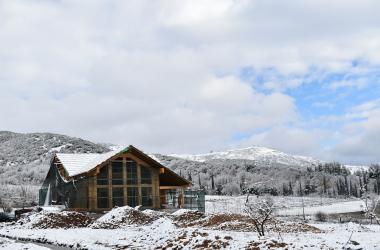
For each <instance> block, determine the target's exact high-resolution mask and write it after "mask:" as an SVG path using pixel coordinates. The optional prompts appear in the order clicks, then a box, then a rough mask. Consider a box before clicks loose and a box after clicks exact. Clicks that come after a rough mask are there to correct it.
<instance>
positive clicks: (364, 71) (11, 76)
mask: <svg viewBox="0 0 380 250" xmlns="http://www.w3.org/2000/svg"><path fill="white" fill-rule="evenodd" d="M379 10H380V1H377V0H373V1H370V0H361V1H350V0H342V1H329V0H326V1H325V0H318V1H304V0H299V1H296V0H295V1H271V0H265V1H264V0H262V1H248V0H247V1H246V0H241V1H239V0H208V1H204V0H200V1H196V0H181V1H169V0H167V1H166V0H163V1H142V0H136V1H125V0H120V1H116V0H115V1H106V0H104V1H100V0H81V1H76V0H55V1H53V0H52V1H48V0H38V1H37V0H35V1H31V0H25V1H22V0H20V1H6V0H0V130H10V131H15V132H45V131H49V132H56V133H63V134H68V135H71V136H77V137H82V138H85V139H90V140H93V141H96V142H110V143H115V144H123V145H127V144H134V145H136V146H138V147H140V148H142V149H143V150H145V151H148V152H161V153H201V152H208V151H210V150H214V151H215V150H224V149H229V148H234V147H246V146H251V145H261V146H266V147H271V148H275V149H278V150H282V151H284V152H287V153H295V154H301V155H309V156H314V157H316V158H320V159H323V160H339V161H342V162H344V163H350V164H358V163H370V162H379V161H380V15H379Z"/></svg>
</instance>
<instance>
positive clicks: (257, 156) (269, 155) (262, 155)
mask: <svg viewBox="0 0 380 250" xmlns="http://www.w3.org/2000/svg"><path fill="white" fill-rule="evenodd" d="M170 156H172V157H177V158H182V159H186V160H191V161H198V162H207V161H210V160H217V159H218V160H227V159H228V160H235V159H243V160H253V161H255V162H256V163H258V164H259V165H265V166H269V165H273V164H276V165H285V166H297V167H308V166H314V165H318V164H319V163H321V161H319V160H316V159H314V158H312V157H306V156H298V155H290V154H286V153H284V152H280V151H277V150H274V149H269V148H265V147H257V146H255V147H248V148H242V149H232V150H227V151H222V152H212V153H207V154H198V155H189V154H172V155H170Z"/></svg>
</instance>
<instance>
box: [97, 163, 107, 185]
mask: <svg viewBox="0 0 380 250" xmlns="http://www.w3.org/2000/svg"><path fill="white" fill-rule="evenodd" d="M97 184H98V185H108V166H105V167H102V168H101V169H100V173H99V174H98V177H97Z"/></svg>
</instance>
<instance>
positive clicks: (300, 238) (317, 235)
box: [0, 196, 380, 250]
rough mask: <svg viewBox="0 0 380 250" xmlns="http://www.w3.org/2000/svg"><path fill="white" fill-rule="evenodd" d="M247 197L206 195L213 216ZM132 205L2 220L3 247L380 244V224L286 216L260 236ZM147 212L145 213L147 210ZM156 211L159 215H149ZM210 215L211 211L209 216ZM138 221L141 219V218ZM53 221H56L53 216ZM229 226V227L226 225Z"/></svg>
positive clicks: (346, 203) (327, 202)
mask: <svg viewBox="0 0 380 250" xmlns="http://www.w3.org/2000/svg"><path fill="white" fill-rule="evenodd" d="M245 198H246V197H243V196H239V197H218V196H207V198H206V212H207V214H209V215H208V216H212V215H211V214H214V213H217V212H218V213H220V212H224V213H225V212H234V213H236V212H241V211H242V209H243V207H242V206H243V204H244V201H245ZM252 199H255V197H252ZM274 201H275V204H276V207H277V208H278V211H277V213H278V214H281V215H282V216H281V217H279V218H280V219H281V218H284V216H285V215H288V214H291V215H294V214H297V213H298V212H297V211H298V209H299V206H300V205H301V204H302V199H301V198H298V197H275V198H274ZM303 202H304V204H305V206H306V208H305V211H308V213H309V214H313V213H314V211H319V209H323V210H324V211H327V213H330V212H332V213H338V212H347V211H354V212H356V211H358V209H359V210H360V209H361V207H360V200H352V199H344V200H334V199H323V200H322V205H321V200H320V198H310V197H309V198H305V199H304V201H303ZM229 209H232V211H229ZM132 210H133V209H130V208H127V209H125V208H118V209H114V210H113V212H111V214H108V215H106V216H104V217H103V219H98V220H97V222H98V223H92V224H90V225H89V226H87V227H81V228H38V227H34V228H33V221H30V222H25V223H23V224H14V225H1V224H0V249H46V248H44V247H42V246H41V247H40V246H37V245H34V244H32V243H25V244H24V243H20V242H14V241H12V240H9V239H4V238H2V237H10V238H13V239H20V240H31V241H34V242H45V243H50V244H55V245H61V246H66V247H70V248H74V249H94V250H96V249H127V248H128V249H130V248H131V249H155V248H156V247H161V248H166V249H205V248H207V247H209V248H212V247H215V248H216V249H219V248H221V249H255V248H254V247H259V249H342V248H343V247H346V249H369V250H375V249H380V238H379V235H380V226H379V225H359V224H355V223H343V224H339V223H317V222H311V223H310V224H306V225H305V224H300V223H298V222H297V223H295V224H294V225H299V226H300V227H299V228H300V230H298V231H297V230H296V231H292V230H283V229H284V228H286V227H287V226H288V225H290V224H291V223H293V222H289V221H287V222H284V223H283V224H281V226H280V227H281V229H282V231H281V229H279V230H278V231H276V230H272V231H269V232H268V233H267V235H266V236H265V237H261V238H260V237H259V236H258V234H257V233H256V232H253V231H250V230H244V229H243V230H241V229H231V228H233V227H231V225H232V226H233V225H235V224H236V223H238V221H236V223H235V222H234V221H232V222H231V221H230V222H225V223H223V221H222V222H221V224H219V226H218V227H217V228H216V227H207V226H202V225H200V224H196V223H195V224H191V223H190V224H188V225H186V226H183V225H180V224H178V223H182V222H183V221H186V220H187V222H192V220H191V219H190V220H189V219H188V217H187V213H188V212H187V211H184V210H180V211H177V212H175V213H174V214H173V215H164V216H163V214H162V213H157V212H154V211H146V212H143V213H141V212H138V213H137V212H136V210H133V211H132ZM125 211H127V212H128V214H130V215H131V216H129V217H128V216H127V217H125V218H126V219H123V220H120V218H121V217H120V216H122V215H123V214H124V213H125ZM134 213H137V215H138V216H137V217H136V218H138V220H136V218H135V217H134V216H135V214H134ZM139 213H140V215H139ZM142 214H144V215H143V216H142ZM132 215H133V216H132ZM65 216H66V214H65ZM144 216H146V217H144ZM149 216H150V217H149ZM155 216H156V217H155ZM181 216H183V218H182V217H181ZM40 217H41V215H39V216H32V217H31V218H34V219H35V220H37V219H38V218H40ZM42 217H43V216H42ZM153 217H155V218H154V219H152V220H150V219H149V218H153ZM179 218H180V219H179ZM202 218H203V217H202ZM202 218H201V219H199V221H200V222H202V221H205V219H202ZM206 218H208V217H207V216H206ZM222 218H223V217H222ZM137 221H139V222H138V223H136V222H137ZM145 222H146V223H145ZM49 223H50V224H49V225H51V220H50V221H49ZM123 223H124V224H123ZM139 223H140V224H139ZM289 223H290V224H289ZM114 225H122V226H120V227H116V228H115V227H112V226H114ZM236 225H238V224H236ZM292 225H293V224H292ZM303 225H304V226H303ZM225 226H227V228H228V229H223V228H224V227H225ZM228 226H230V227H228ZM111 228H114V229H111ZM304 228H306V229H304ZM308 228H310V230H309V229H308ZM279 231H281V233H279ZM282 242H283V244H282ZM45 246H46V245H45ZM247 246H251V248H247ZM175 247H178V248H175ZM161 248H160V249H161Z"/></svg>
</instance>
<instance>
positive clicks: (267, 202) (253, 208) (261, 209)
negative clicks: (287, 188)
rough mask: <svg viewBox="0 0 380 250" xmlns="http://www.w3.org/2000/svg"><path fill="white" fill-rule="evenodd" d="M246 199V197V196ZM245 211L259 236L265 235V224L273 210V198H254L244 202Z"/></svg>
mask: <svg viewBox="0 0 380 250" xmlns="http://www.w3.org/2000/svg"><path fill="white" fill-rule="evenodd" d="M247 200H248V198H247ZM244 210H245V212H246V213H247V214H248V216H249V217H250V218H251V219H252V221H253V224H254V225H255V227H256V230H257V232H258V233H259V236H264V235H265V224H266V223H267V222H268V221H269V220H270V219H271V218H272V214H273V211H274V203H273V200H272V199H271V198H269V197H264V198H260V199H256V200H255V201H254V202H249V201H248V202H246V203H245V209H244Z"/></svg>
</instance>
